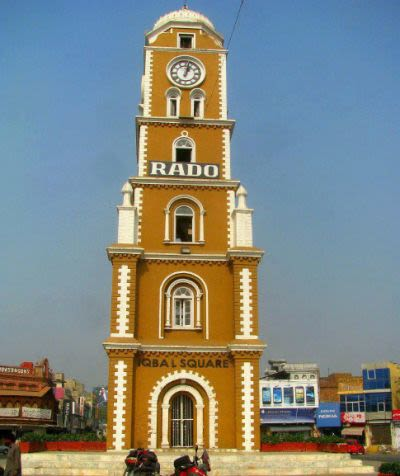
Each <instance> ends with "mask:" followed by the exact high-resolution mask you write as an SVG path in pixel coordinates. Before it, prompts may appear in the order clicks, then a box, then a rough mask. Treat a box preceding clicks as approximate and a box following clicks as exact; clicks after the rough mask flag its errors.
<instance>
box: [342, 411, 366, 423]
mask: <svg viewBox="0 0 400 476" xmlns="http://www.w3.org/2000/svg"><path fill="white" fill-rule="evenodd" d="M340 416H341V419H342V423H365V413H364V412H342V413H341V414H340Z"/></svg>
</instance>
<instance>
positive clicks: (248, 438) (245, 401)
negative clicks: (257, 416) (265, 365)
mask: <svg viewBox="0 0 400 476" xmlns="http://www.w3.org/2000/svg"><path fill="white" fill-rule="evenodd" d="M241 370H242V440H243V449H244V450H245V451H252V450H254V449H255V441H254V388H253V379H254V369H253V365H252V363H251V362H243V363H242V366H241Z"/></svg>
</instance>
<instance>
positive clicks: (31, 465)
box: [22, 450, 376, 476]
mask: <svg viewBox="0 0 400 476" xmlns="http://www.w3.org/2000/svg"><path fill="white" fill-rule="evenodd" d="M127 453H128V452H127V451H123V452H117V451H110V452H106V453H95V452H92V453H89V452H88V453H80V452H42V453H31V454H24V455H23V459H22V464H23V474H24V476H67V475H68V476H122V474H123V471H124V468H125V465H124V459H125V457H126V455H127ZM156 453H157V456H158V458H159V462H160V465H161V474H162V475H165V476H169V475H170V474H171V473H173V461H174V459H176V458H177V457H179V456H182V455H183V454H185V451H161V450H156ZM187 453H188V454H189V455H190V457H192V456H193V451H188V452H187ZM209 454H210V459H211V467H212V472H211V475H212V476H235V475H237V476H300V475H333V474H337V475H343V476H344V475H357V474H376V472H375V470H374V467H373V466H367V465H363V463H362V461H361V460H359V459H352V458H351V457H350V455H348V454H333V453H259V452H254V453H246V452H240V451H222V450H220V451H209Z"/></svg>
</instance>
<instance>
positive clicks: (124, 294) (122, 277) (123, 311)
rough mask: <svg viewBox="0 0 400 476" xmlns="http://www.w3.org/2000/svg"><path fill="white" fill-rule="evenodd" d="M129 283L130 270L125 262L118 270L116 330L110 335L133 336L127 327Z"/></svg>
mask: <svg viewBox="0 0 400 476" xmlns="http://www.w3.org/2000/svg"><path fill="white" fill-rule="evenodd" d="M130 284H131V270H130V269H129V268H128V266H127V265H126V264H124V265H122V266H121V267H120V268H119V270H118V299H117V301H118V305H117V332H116V333H115V332H113V333H112V334H111V336H112V337H133V334H132V333H131V332H127V331H128V329H129V297H130Z"/></svg>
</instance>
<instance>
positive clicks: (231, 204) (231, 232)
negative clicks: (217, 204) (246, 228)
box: [226, 190, 235, 248]
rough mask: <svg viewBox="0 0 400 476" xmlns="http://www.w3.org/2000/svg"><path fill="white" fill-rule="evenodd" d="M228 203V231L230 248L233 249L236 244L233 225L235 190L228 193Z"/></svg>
mask: <svg viewBox="0 0 400 476" xmlns="http://www.w3.org/2000/svg"><path fill="white" fill-rule="evenodd" d="M226 202H227V207H226V208H227V229H228V236H227V240H228V247H229V248H232V247H233V246H234V243H235V234H234V230H235V227H234V224H233V218H232V216H233V215H232V214H233V210H234V209H235V192H234V191H233V190H227V191H226Z"/></svg>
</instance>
